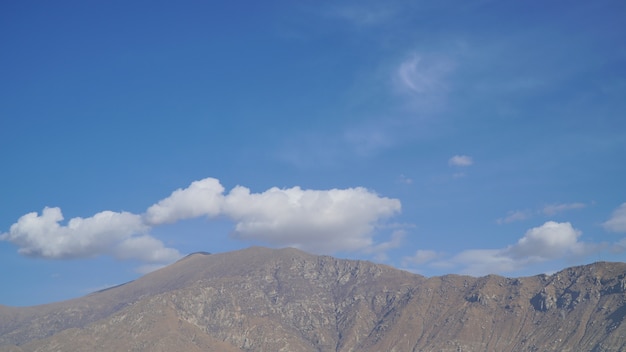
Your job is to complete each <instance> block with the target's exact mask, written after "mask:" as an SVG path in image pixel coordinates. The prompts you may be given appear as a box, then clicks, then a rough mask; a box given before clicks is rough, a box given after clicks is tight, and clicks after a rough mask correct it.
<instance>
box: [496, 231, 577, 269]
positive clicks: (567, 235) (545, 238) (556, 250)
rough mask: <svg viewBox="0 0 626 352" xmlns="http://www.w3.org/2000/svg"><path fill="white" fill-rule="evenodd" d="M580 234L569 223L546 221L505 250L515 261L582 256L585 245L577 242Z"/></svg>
mask: <svg viewBox="0 0 626 352" xmlns="http://www.w3.org/2000/svg"><path fill="white" fill-rule="evenodd" d="M580 235H581V232H580V231H578V230H576V229H574V227H572V225H571V224H570V223H569V222H564V223H558V222H554V221H548V222H546V223H545V224H543V225H542V226H539V227H535V228H532V229H530V230H528V231H526V234H525V235H524V237H522V238H520V239H519V241H517V243H516V244H515V245H513V246H511V247H509V248H507V249H506V250H505V254H506V255H507V256H510V257H511V258H514V259H516V260H524V261H532V262H536V261H545V260H549V259H557V258H561V257H564V256H565V255H566V254H583V253H584V252H585V244H583V243H581V242H578V237H580Z"/></svg>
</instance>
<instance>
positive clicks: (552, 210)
mask: <svg viewBox="0 0 626 352" xmlns="http://www.w3.org/2000/svg"><path fill="white" fill-rule="evenodd" d="M586 206H587V205H586V204H584V203H565V204H549V205H546V206H544V207H543V209H541V212H542V213H543V214H544V215H548V216H552V215H555V214H557V213H561V212H564V211H567V210H572V209H582V208H584V207H586Z"/></svg>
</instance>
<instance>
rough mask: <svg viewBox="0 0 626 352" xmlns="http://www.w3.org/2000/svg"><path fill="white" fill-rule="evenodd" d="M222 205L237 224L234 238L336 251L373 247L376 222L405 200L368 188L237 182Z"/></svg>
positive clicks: (396, 211) (393, 212)
mask: <svg viewBox="0 0 626 352" xmlns="http://www.w3.org/2000/svg"><path fill="white" fill-rule="evenodd" d="M223 209H224V214H225V215H227V216H228V217H230V218H231V219H232V220H234V221H235V222H236V225H235V230H234V232H233V236H234V237H235V238H239V239H245V240H254V241H262V242H266V243H271V244H274V245H281V246H294V247H298V248H302V249H305V250H309V251H313V252H324V253H332V252H337V251H355V250H363V249H365V248H367V247H368V246H371V245H372V243H373V232H374V229H375V227H376V225H377V223H378V222H379V221H380V220H381V219H383V218H387V217H390V216H392V215H395V214H396V213H398V212H399V211H400V201H398V200H397V199H389V198H383V197H379V196H378V195H376V194H375V193H372V192H370V191H368V190H366V189H364V188H349V189H331V190H327V191H318V190H302V189H301V188H299V187H293V188H289V189H279V188H271V189H269V190H267V191H265V192H263V193H250V190H249V189H247V188H245V187H242V186H237V187H235V188H234V189H233V190H232V191H230V193H229V194H228V196H226V197H225V204H224V208H223Z"/></svg>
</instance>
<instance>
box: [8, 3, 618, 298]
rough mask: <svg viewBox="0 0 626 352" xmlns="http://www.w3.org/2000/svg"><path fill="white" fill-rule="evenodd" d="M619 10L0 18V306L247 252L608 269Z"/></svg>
mask: <svg viewBox="0 0 626 352" xmlns="http://www.w3.org/2000/svg"><path fill="white" fill-rule="evenodd" d="M625 15H626V5H625V3H624V2H623V1H578V0H574V1H560V0H555V1H506V0H504V1H488V0H487V1H460V0H459V1H397V0H390V1H384V2H383V1H369V0H359V1H273V0H268V1H263V2H253V1H246V2H240V1H227V2H216V1H215V2H214V1H188V0H183V1H176V2H170V1H140V0H138V1H115V0H114V1H64V0H61V1H54V2H50V1H4V2H2V3H1V4H0V46H1V47H2V52H1V54H0V77H2V79H1V80H0V165H1V169H0V170H1V171H0V277H1V278H2V282H3V284H2V286H3V289H2V290H0V304H2V305H12V306H27V305H36V304H43V303H49V302H54V301H59V300H65V299H70V298H74V297H79V296H82V295H85V294H88V293H90V292H93V291H95V290H99V289H103V288H106V287H109V286H112V285H116V284H120V283H124V282H127V281H130V280H133V279H136V278H137V277H140V276H141V275H143V274H145V273H148V272H150V271H152V270H155V269H158V268H160V267H162V266H164V265H167V264H169V263H172V262H174V261H176V260H178V259H179V258H181V257H182V256H185V255H187V254H189V253H192V252H197V251H206V252H211V253H222V252H228V251H233V250H238V249H243V248H247V247H250V246H253V245H260V246H267V247H272V248H282V247H296V248H300V249H302V250H304V251H307V252H310V253H315V254H324V255H333V256H336V257H338V258H346V259H363V260H369V261H373V262H376V263H383V264H387V265H391V266H394V267H397V268H400V269H403V270H408V271H411V272H414V273H417V274H421V275H425V276H435V275H443V274H448V273H455V274H467V275H473V276H482V275H487V274H499V275H504V276H508V277H516V276H528V275H536V274H541V273H548V274H549V273H553V272H555V271H557V270H560V269H563V268H565V267H568V266H574V265H581V264H588V263H592V262H595V261H600V260H602V261H624V260H626V116H625V113H626V98H625V97H626V26H625V25H624V21H623V19H624V16H625Z"/></svg>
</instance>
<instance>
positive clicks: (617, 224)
mask: <svg viewBox="0 0 626 352" xmlns="http://www.w3.org/2000/svg"><path fill="white" fill-rule="evenodd" d="M602 226H604V228H605V229H606V230H607V231H612V232H626V203H622V205H620V206H619V208H617V209H615V211H613V214H612V215H611V218H610V219H609V220H607V221H606V222H604V223H603V224H602Z"/></svg>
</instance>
